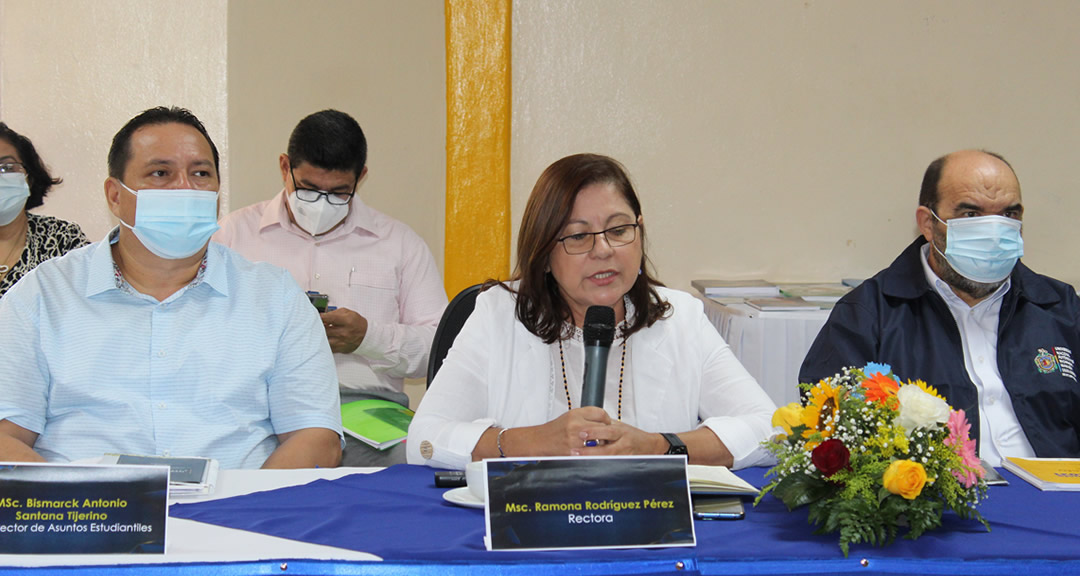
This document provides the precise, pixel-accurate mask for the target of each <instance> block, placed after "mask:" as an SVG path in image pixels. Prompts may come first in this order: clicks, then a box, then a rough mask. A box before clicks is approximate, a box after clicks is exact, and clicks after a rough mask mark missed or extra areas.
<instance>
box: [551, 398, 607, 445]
mask: <svg viewBox="0 0 1080 576" xmlns="http://www.w3.org/2000/svg"><path fill="white" fill-rule="evenodd" d="M611 424H612V420H611V416H608V413H607V412H605V411H604V409H603V408H598V407H596V406H584V407H582V408H575V409H573V410H571V411H569V412H567V413H565V414H563V415H561V416H559V417H558V418H556V419H554V420H552V421H551V422H548V423H547V424H544V425H542V426H539V428H540V429H541V430H542V434H543V436H542V438H545V439H549V441H550V442H551V444H550V447H551V449H552V450H553V451H554V454H552V455H558V456H566V455H577V454H578V452H575V451H576V450H580V449H581V448H582V447H584V446H585V442H586V441H587V440H589V433H588V432H587V430H590V429H594V428H598V427H600V428H603V427H606V426H610V425H611Z"/></svg>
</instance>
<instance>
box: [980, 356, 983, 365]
mask: <svg viewBox="0 0 1080 576" xmlns="http://www.w3.org/2000/svg"><path fill="white" fill-rule="evenodd" d="M982 363H983V357H982V356H979V364H982Z"/></svg>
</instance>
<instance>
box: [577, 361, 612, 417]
mask: <svg viewBox="0 0 1080 576" xmlns="http://www.w3.org/2000/svg"><path fill="white" fill-rule="evenodd" d="M610 351H611V348H610V347H609V346H586V347H585V378H584V382H583V383H582V386H581V405H582V406H597V407H600V408H603V407H604V382H605V381H606V380H607V359H608V352H610Z"/></svg>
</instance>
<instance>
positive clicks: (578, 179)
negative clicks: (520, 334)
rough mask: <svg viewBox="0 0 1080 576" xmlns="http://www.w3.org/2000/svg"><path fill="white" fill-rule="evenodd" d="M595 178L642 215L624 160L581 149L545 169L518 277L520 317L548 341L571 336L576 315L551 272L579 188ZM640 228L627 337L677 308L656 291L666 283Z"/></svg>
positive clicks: (523, 235) (527, 220) (530, 210)
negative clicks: (655, 271)
mask: <svg viewBox="0 0 1080 576" xmlns="http://www.w3.org/2000/svg"><path fill="white" fill-rule="evenodd" d="M593 184H611V185H612V186H614V187H615V189H616V190H617V191H618V192H619V193H620V194H622V196H623V198H624V199H625V200H626V202H627V204H629V205H630V208H631V209H632V210H633V211H634V216H635V217H640V216H641V202H640V201H638V197H637V193H635V192H634V186H633V184H631V183H630V177H629V176H627V174H626V170H625V169H624V168H623V166H622V164H620V163H619V162H618V161H616V160H615V159H613V158H609V157H607V156H601V155H598V154H575V155H573V156H567V157H566V158H563V159H561V160H559V161H557V162H555V163H554V164H552V165H551V166H548V167H547V169H546V170H544V173H543V174H541V175H540V178H539V179H538V180H537V181H536V186H534V187H533V190H532V193H531V194H530V195H529V202H528V204H527V205H526V206H525V214H524V215H523V216H522V218H521V230H520V231H519V232H518V245H517V258H518V260H517V266H516V267H515V268H514V274H513V277H512V280H516V281H517V282H518V285H517V289H516V292H517V318H518V320H519V321H521V323H522V324H524V325H525V327H526V328H527V329H528V330H529V332H532V333H533V334H536V336H537V337H539V338H540V339H541V340H543V341H544V342H545V343H547V344H550V343H552V342H555V341H556V340H558V339H560V338H566V337H569V327H568V326H567V325H566V322H567V321H568V320H570V319H571V312H570V306H569V305H568V304H567V303H566V301H565V300H564V299H563V297H562V294H561V293H560V292H559V286H558V284H557V283H556V282H555V277H554V276H553V275H552V274H551V273H550V272H549V267H548V260H549V258H550V256H551V251H552V250H554V249H555V245H556V243H557V242H558V239H559V234H560V233H561V232H562V230H563V227H564V226H565V225H566V222H567V221H568V220H569V219H570V214H571V213H572V212H573V210H574V201H575V200H577V195H578V193H579V192H581V190H582V189H583V188H587V187H589V186H591V185H593ZM638 233H639V234H640V236H641V264H640V266H641V273H640V274H639V275H638V277H637V281H636V282H634V285H633V286H632V287H631V288H630V291H629V292H627V294H626V295H627V297H629V298H630V301H631V302H632V303H633V305H634V317H633V318H627V326H629V329H628V330H627V331H626V332H624V334H623V335H624V337H628V336H630V334H633V333H634V332H637V331H638V330H640V329H642V328H645V327H647V326H652V325H653V323H655V322H656V321H657V320H659V319H661V318H663V317H664V315H665V314H666V313H667V312H668V310H670V309H671V304H669V303H668V302H667V301H665V300H662V299H661V298H660V294H659V293H658V292H657V291H656V287H657V286H663V284H661V283H660V282H659V281H658V280H656V279H654V278H653V277H652V275H651V274H650V271H649V268H650V262H649V257H648V256H647V255H646V253H645V225H644V223H642V224H641V225H639V226H638Z"/></svg>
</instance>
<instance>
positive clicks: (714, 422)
mask: <svg viewBox="0 0 1080 576" xmlns="http://www.w3.org/2000/svg"><path fill="white" fill-rule="evenodd" d="M702 426H704V427H707V428H709V429H710V430H712V431H713V434H716V437H717V438H719V439H720V441H721V442H723V443H724V446H727V449H728V451H730V452H731V455H732V457H733V458H734V460H735V461H734V463H732V465H731V468H732V469H733V470H738V469H740V468H747V467H749V466H760V465H764V464H767V463H769V462H770V460H771V454H770V453H769V451H768V450H766V449H765V447H764V446H762V445H761V441H762V440H763V439H764V437H763V436H762V435H761V434H758V433H757V432H755V431H754V427H753V426H751V425H749V424H748V423H746V422H744V421H743V420H741V419H739V418H735V417H731V416H718V417H715V418H709V419H708V420H706V421H705V422H704V423H702Z"/></svg>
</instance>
